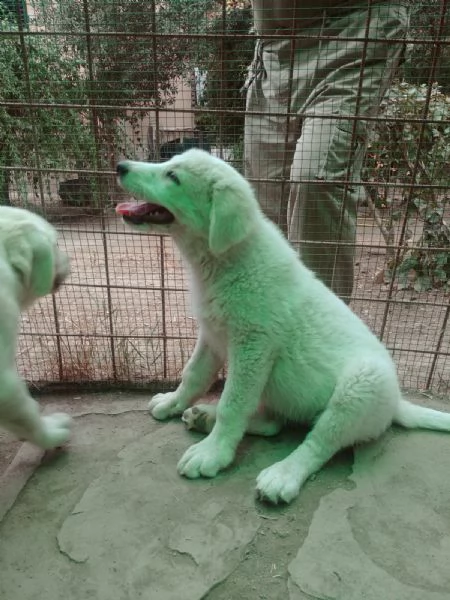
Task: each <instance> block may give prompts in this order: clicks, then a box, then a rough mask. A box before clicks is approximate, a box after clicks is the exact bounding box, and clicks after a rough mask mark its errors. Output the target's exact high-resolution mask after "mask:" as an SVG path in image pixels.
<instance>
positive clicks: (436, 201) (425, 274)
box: [364, 82, 450, 291]
mask: <svg viewBox="0 0 450 600" xmlns="http://www.w3.org/2000/svg"><path fill="white" fill-rule="evenodd" d="M428 92H429V89H428V86H426V85H420V86H415V85H411V84H409V83H406V82H399V83H396V84H395V85H393V86H392V87H391V89H390V91H389V93H388V95H387V98H386V99H385V101H384V105H383V108H382V115H381V116H382V117H388V118H395V119H398V120H395V121H378V122H377V125H376V128H375V131H374V134H373V139H372V142H371V144H370V146H369V151H368V154H367V161H366V168H365V173H364V179H365V180H366V182H367V184H366V187H367V188H368V192H369V196H370V198H371V199H372V202H373V204H374V205H375V208H376V209H377V210H378V211H380V209H388V210H387V211H386V212H387V213H388V214H387V217H385V218H384V219H383V220H382V222H381V226H382V231H383V232H384V235H385V239H386V240H387V238H389V241H390V242H392V237H393V236H392V233H393V230H394V228H395V227H396V224H398V223H399V222H400V221H402V220H403V218H404V215H405V211H407V212H406V218H407V219H408V223H412V222H413V221H416V222H418V223H420V226H421V234H420V236H419V238H418V239H416V240H414V239H413V236H412V234H410V235H409V236H408V235H407V236H406V237H407V239H406V240H404V246H403V248H402V252H401V253H400V255H399V256H398V255H395V256H394V253H391V254H390V255H389V256H388V265H387V266H388V273H392V271H393V270H394V268H395V269H396V273H397V275H398V278H399V285H400V287H408V286H409V285H413V286H414V288H415V289H416V290H417V291H422V290H426V289H430V288H432V287H443V288H445V289H450V259H449V255H450V254H449V253H450V227H449V225H448V224H447V223H446V220H445V216H446V215H445V212H446V208H447V205H448V202H449V186H450V174H449V169H448V166H449V162H450V137H449V134H450V96H447V95H445V94H443V93H442V91H441V89H440V88H439V86H438V85H437V84H435V85H433V86H432V88H431V97H430V103H429V108H428V111H427V114H424V109H425V106H426V99H427V94H428ZM411 119H416V120H417V121H415V122H414V121H411ZM424 119H425V120H424ZM419 140H420V142H421V143H420V147H419V146H418V142H419ZM414 173H415V176H414ZM396 181H397V182H401V183H402V184H407V185H406V186H404V187H402V188H401V194H400V196H399V195H395V194H392V193H389V191H388V188H387V187H386V188H384V189H385V191H384V193H383V194H382V195H381V194H380V193H379V190H380V189H383V186H381V188H380V187H375V186H371V185H370V183H371V182H376V183H386V182H390V183H395V182H396ZM409 184H411V187H410V186H409ZM419 186H420V187H419ZM431 186H434V187H431ZM436 186H440V187H436ZM411 190H412V191H411ZM410 194H412V196H411V197H410ZM408 246H416V247H418V248H416V249H414V248H411V249H410V248H408ZM435 249H437V250H435ZM395 259H397V260H395Z"/></svg>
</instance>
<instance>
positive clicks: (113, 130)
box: [42, 0, 215, 166]
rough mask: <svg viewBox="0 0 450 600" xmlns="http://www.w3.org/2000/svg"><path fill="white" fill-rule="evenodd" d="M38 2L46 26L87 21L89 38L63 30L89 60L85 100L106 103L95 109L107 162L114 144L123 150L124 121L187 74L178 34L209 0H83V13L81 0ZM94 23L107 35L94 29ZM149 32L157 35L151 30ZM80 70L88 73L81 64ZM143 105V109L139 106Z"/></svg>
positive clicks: (162, 100) (134, 121)
mask: <svg viewBox="0 0 450 600" xmlns="http://www.w3.org/2000/svg"><path fill="white" fill-rule="evenodd" d="M43 4H45V5H46V8H45V10H43V11H42V19H43V22H44V25H45V26H46V28H48V29H50V28H52V27H55V26H58V27H61V28H62V29H64V30H65V31H69V32H73V33H74V34H79V33H80V32H81V31H85V30H86V20H88V21H89V27H90V31H91V32H92V33H93V35H92V37H91V38H90V46H88V43H87V39H86V37H85V36H80V35H74V36H71V37H67V39H66V45H67V47H68V51H69V53H70V54H71V55H73V56H78V57H79V58H80V60H81V61H82V62H83V63H84V64H86V65H87V66H89V67H90V68H91V73H92V78H91V81H90V82H89V87H88V95H89V98H90V99H91V101H92V102H93V103H95V104H98V105H103V106H109V108H105V109H99V110H97V113H96V114H97V117H98V119H99V122H100V127H99V132H98V133H99V136H100V142H101V146H102V148H103V152H104V155H105V157H107V159H106V160H107V163H110V164H109V166H112V164H113V163H114V161H115V152H117V150H119V151H125V148H124V147H123V142H124V135H123V129H122V125H123V123H124V122H128V123H130V124H131V125H132V126H133V127H135V128H136V129H138V128H139V125H140V122H141V120H142V118H143V117H144V115H145V114H146V112H150V111H152V110H153V109H154V107H155V106H159V107H161V108H163V107H165V106H170V105H171V104H172V103H173V101H174V99H175V96H176V93H177V80H178V79H179V78H183V77H184V78H186V77H190V75H191V74H190V72H189V66H190V65H189V63H188V61H187V57H188V56H189V54H190V53H191V45H192V40H190V39H189V37H188V36H187V35H183V34H188V33H189V34H192V33H196V32H198V31H201V30H202V28H203V29H204V22H205V19H206V15H207V13H208V10H210V9H211V7H213V6H214V5H215V2H214V0H158V1H157V2H152V1H150V0H133V1H132V2H123V3H121V2H105V1H104V0H89V4H88V6H89V14H88V15H86V14H85V13H84V6H83V3H82V2H77V1H76V0H71V1H68V2H61V3H50V2H48V0H45V2H43ZM55 24H57V25H55ZM99 31H101V32H106V33H107V34H108V35H95V33H97V32H99ZM153 33H156V34H157V35H156V36H152V34H153ZM86 78H87V80H89V69H88V68H87V70H86ZM125 107H127V108H128V110H125ZM130 107H131V108H130ZM133 107H139V109H140V110H133ZM145 107H148V111H145V110H142V109H143V108H144V109H145ZM141 141H142V140H141Z"/></svg>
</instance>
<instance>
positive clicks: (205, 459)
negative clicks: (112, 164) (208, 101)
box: [116, 150, 450, 503]
mask: <svg viewBox="0 0 450 600" xmlns="http://www.w3.org/2000/svg"><path fill="white" fill-rule="evenodd" d="M118 175H119V181H120V184H121V185H122V187H123V188H124V189H125V190H126V191H128V192H129V193H131V194H132V195H133V196H135V197H136V198H137V199H138V200H139V201H140V202H139V203H125V204H121V205H119V206H118V207H117V209H116V212H117V213H118V214H120V215H122V217H123V218H124V220H125V221H126V222H128V223H130V224H131V225H133V226H135V227H138V228H139V229H141V230H148V231H152V232H158V233H169V234H171V235H172V236H173V239H174V240H175V242H176V244H177V246H178V247H179V249H180V250H181V252H182V254H183V256H184V258H185V259H186V262H187V263H188V266H189V268H190V271H191V281H192V295H193V305H194V310H195V313H196V317H197V319H198V323H199V337H198V341H197V345H196V348H195V350H194V353H193V356H192V357H191V359H190V360H189V362H188V363H187V365H186V367H185V369H184V371H183V376H182V381H181V384H180V386H179V387H178V389H177V390H176V391H174V392H171V393H167V394H158V395H157V396H155V397H154V398H153V399H152V400H151V402H150V404H149V408H150V411H151V413H152V415H153V416H154V417H155V418H157V419H166V418H168V417H171V416H174V415H182V414H183V413H184V416H183V419H184V420H185V421H186V422H187V423H188V424H190V425H193V426H194V427H195V426H198V428H199V429H205V430H208V431H209V430H211V429H212V430H211V431H210V433H209V435H208V436H207V437H206V438H205V439H203V440H202V441H201V442H200V443H198V444H195V445H193V446H191V447H190V448H189V449H188V450H187V451H186V452H185V454H184V455H183V456H182V458H181V460H180V461H179V464H178V470H179V472H180V473H181V474H183V475H185V476H187V477H190V478H197V477H200V476H206V477H214V476H215V475H216V474H217V473H218V471H220V470H221V469H224V468H225V467H227V466H228V465H229V464H230V463H231V462H232V460H233V458H234V455H235V451H236V447H237V445H238V444H239V441H240V440H241V438H242V437H243V435H244V433H245V432H246V431H247V432H251V433H259V434H262V435H271V434H274V433H276V432H277V431H279V429H280V424H281V423H282V422H284V421H287V420H290V421H295V422H307V423H310V424H311V425H312V428H311V430H310V432H309V434H308V435H307V436H306V438H305V440H304V441H303V443H302V444H301V445H300V446H299V447H298V448H297V449H296V450H295V451H294V452H292V454H291V455H289V456H288V457H287V458H285V459H284V460H282V461H281V462H278V463H276V464H274V465H272V466H270V467H268V468H267V469H265V470H264V471H262V472H261V473H260V474H259V476H258V478H257V491H258V493H259V495H260V496H261V497H263V498H265V499H267V500H269V501H271V502H274V503H277V502H280V501H284V502H290V501H291V500H292V499H293V498H295V497H296V496H297V494H298V492H299V490H300V488H301V486H302V485H303V483H304V482H305V481H306V479H307V478H308V477H309V476H310V475H311V474H312V473H314V472H315V471H317V470H318V469H320V468H321V467H322V465H323V464H324V463H325V462H326V461H328V460H329V459H330V458H331V457H332V456H333V455H334V454H335V453H336V452H337V451H338V450H340V449H341V448H343V447H346V446H351V445H353V444H355V443H357V442H364V441H366V440H371V439H374V438H377V437H378V436H380V435H381V434H382V433H383V432H384V431H385V430H386V429H387V428H388V427H389V426H390V425H391V423H392V422H395V423H398V424H401V425H403V426H404V427H425V428H430V429H440V430H445V431H449V430H450V415H448V414H445V413H441V412H438V411H434V410H431V409H427V408H423V407H420V406H416V405H413V404H411V403H409V402H407V401H406V400H404V399H402V396H401V393H400V389H399V384H398V380H397V375H396V370H395V367H394V364H393V361H392V359H391V357H390V355H389V353H388V351H387V350H386V348H385V347H384V346H383V345H382V344H381V343H380V341H379V340H378V339H377V338H376V337H375V336H374V335H373V334H372V333H371V332H370V331H369V329H368V328H367V327H366V326H365V325H364V323H363V322H362V321H361V320H360V319H359V318H358V317H357V316H356V315H355V314H354V313H353V312H352V311H351V310H350V309H349V308H348V307H347V306H346V305H345V304H344V303H343V302H342V301H341V300H339V299H338V298H337V297H336V296H335V295H334V294H333V293H332V292H331V291H329V290H328V289H327V288H326V287H325V285H323V284H322V283H321V282H320V281H319V280H318V279H317V278H316V277H315V276H314V274H313V273H312V272H311V271H310V270H308V269H307V268H306V267H305V265H303V263H302V262H301V260H299V258H298V256H297V254H296V253H295V252H294V250H293V249H292V248H291V247H290V245H289V244H288V243H287V241H286V240H285V238H284V237H283V235H282V234H281V232H280V231H279V230H278V229H277V228H276V227H275V226H274V225H273V224H272V223H271V222H269V221H268V220H267V219H266V218H265V217H264V216H263V214H262V212H261V211H260V209H259V206H258V203H257V201H256V199H255V196H254V193H253V191H252V189H251V187H250V185H249V183H248V182H247V181H246V180H245V179H244V178H243V177H242V176H241V175H240V174H239V173H237V171H235V170H234V169H233V168H232V167H231V166H229V165H228V164H226V163H225V162H223V161H221V160H219V159H217V158H214V157H213V156H211V155H209V154H207V153H205V152H203V151H200V150H190V151H188V152H186V153H184V154H181V155H179V156H176V157H174V158H172V159H171V160H170V161H168V162H165V163H159V164H149V163H141V162H133V161H124V162H122V163H120V164H119V165H118ZM225 361H227V362H228V377H227V380H226V383H225V388H224V390H223V393H222V396H221V398H220V400H219V403H218V405H217V412H215V411H216V409H215V408H211V407H210V406H207V405H204V406H202V405H199V406H196V407H194V408H189V406H190V405H192V404H193V403H194V401H196V400H198V399H199V398H201V396H202V395H203V394H204V393H205V392H206V391H207V390H208V388H209V386H210V385H211V383H212V382H213V380H214V378H215V376H216V374H217V372H218V370H219V369H220V368H221V367H222V365H223V364H224V362H225ZM259 405H262V406H263V407H264V409H265V415H266V417H264V416H262V414H258V413H257V409H258V406H259ZM267 415H268V416H267Z"/></svg>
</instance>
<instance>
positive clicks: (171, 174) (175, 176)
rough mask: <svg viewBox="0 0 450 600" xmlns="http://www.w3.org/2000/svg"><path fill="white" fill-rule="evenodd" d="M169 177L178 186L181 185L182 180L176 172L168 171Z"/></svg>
mask: <svg viewBox="0 0 450 600" xmlns="http://www.w3.org/2000/svg"><path fill="white" fill-rule="evenodd" d="M166 175H167V177H168V178H169V179H171V180H172V181H173V182H174V183H176V184H177V185H181V182H180V180H179V179H178V176H177V174H176V173H175V171H167V173H166Z"/></svg>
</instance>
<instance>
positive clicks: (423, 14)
mask: <svg viewBox="0 0 450 600" xmlns="http://www.w3.org/2000/svg"><path fill="white" fill-rule="evenodd" d="M258 4H259V5H260V6H261V5H262V2H259V3H258V2H255V7H254V8H255V9H256V8H257V7H258ZM275 4H276V3H275ZM292 4H295V3H289V2H284V3H283V2H281V3H279V5H282V6H283V7H284V9H283V10H282V11H281V13H280V14H278V15H276V16H277V19H278V20H279V22H278V23H277V24H276V25H274V15H273V13H272V12H271V9H267V12H266V13H265V12H264V11H263V10H259V11H255V15H254V14H253V11H252V7H251V5H250V4H249V3H248V2H239V1H234V2H232V1H225V0H220V1H215V0H164V1H160V2H158V1H156V0H153V1H149V0H122V1H121V2H118V1H116V0H67V1H66V2H55V1H52V0H29V1H28V2H25V1H24V0H0V203H2V204H10V205H13V206H21V207H25V208H28V209H29V210H32V211H36V212H38V213H40V214H42V215H44V216H45V217H46V218H47V219H48V220H50V221H51V222H52V223H54V224H55V225H56V227H57V228H58V230H59V232H60V240H61V242H60V244H61V247H62V248H64V249H65V250H66V251H67V252H68V254H69V255H70V257H71V261H72V274H71V277H70V279H69V280H68V281H67V283H66V284H65V285H64V286H63V288H62V289H61V290H60V291H59V292H58V294H56V295H55V296H51V297H46V298H44V299H42V301H40V302H39V303H37V304H36V305H35V306H34V307H32V308H31V309H30V310H29V311H28V312H27V313H25V314H24V315H23V319H22V320H23V324H22V331H21V337H20V341H19V347H18V355H17V360H18V367H19V369H20V372H21V373H22V375H23V376H24V378H25V379H26V380H27V381H28V382H29V383H30V384H33V385H35V386H37V387H40V388H46V387H51V386H52V385H67V386H71V385H85V384H86V385H91V386H94V385H95V386H99V387H101V386H113V385H123V386H142V387H147V386H149V387H154V388H161V389H162V388H168V387H171V386H172V385H173V384H174V382H176V381H177V380H178V379H179V377H180V374H181V370H182V367H183V365H184V364H185V363H186V360H187V358H188V357H189V355H190V353H191V351H192V349H193V345H194V342H195V336H196V324H195V322H194V320H193V319H192V317H191V316H190V307H189V297H188V290H187V287H188V285H187V280H186V275H185V271H184V269H183V266H182V263H181V260H180V256H179V254H178V251H177V249H176V248H174V246H173V245H172V242H171V239H170V238H169V237H163V236H156V235H144V234H140V233H136V232H135V231H132V230H131V229H129V228H127V227H126V226H125V225H123V224H122V223H121V221H120V220H119V219H117V218H116V216H115V215H114V205H115V204H116V203H117V202H119V201H122V200H123V199H124V196H123V193H122V192H121V191H120V190H119V188H118V187H117V185H116V182H115V168H116V164H117V162H118V161H119V160H121V159H123V158H124V157H126V158H134V159H137V160H148V161H160V160H166V159H167V158H170V157H171V156H173V155H175V154H177V153H179V152H182V151H183V150H185V149H188V148H190V147H201V148H204V149H205V150H207V151H209V152H211V153H214V154H215V155H217V156H219V157H221V158H224V159H225V160H227V161H229V162H230V163H231V164H233V166H234V167H235V168H236V169H238V170H239V171H241V172H242V173H244V174H245V175H246V176H247V177H248V178H249V179H250V181H251V182H252V184H253V185H254V187H255V190H256V192H257V195H258V199H259V201H260V203H261V205H262V207H263V209H264V210H265V211H266V212H267V213H268V214H269V216H271V217H272V218H274V219H275V220H277V222H278V224H279V225H280V227H281V228H282V229H283V230H284V231H285V233H286V234H287V235H288V236H289V239H290V241H291V243H292V244H293V245H294V246H298V247H300V248H301V251H302V253H304V254H305V255H308V256H312V260H313V261H314V260H315V261H316V262H317V261H321V260H323V261H325V262H326V261H327V260H328V263H329V267H327V268H329V273H328V274H326V276H325V278H326V277H328V278H329V281H330V282H331V283H330V285H333V287H334V289H338V290H340V294H341V296H343V297H344V299H347V301H348V300H350V306H351V308H352V309H353V310H354V311H355V312H356V313H357V314H358V315H359V316H360V317H361V318H362V319H363V320H364V321H365V322H366V323H367V324H368V325H369V327H370V328H371V329H372V330H373V331H374V332H375V333H376V334H377V335H378V336H379V337H380V338H381V339H382V340H383V342H384V343H385V344H386V345H387V347H388V348H389V349H390V351H391V352H392V354H393V356H394V359H395V361H396V364H397V365H398V370H399V374H400V378H401V382H402V384H403V386H404V387H405V388H409V389H415V390H425V389H431V390H434V391H436V392H441V393H445V392H447V391H448V389H449V386H450V328H449V325H448V320H449V314H450V293H449V292H450V255H449V248H450V227H449V224H448V219H449V218H450V212H449V206H448V200H449V193H450V175H449V172H450V169H449V157H450V140H449V133H450V60H449V59H450V24H449V9H448V2H447V1H443V0H423V1H422V0H418V1H416V2H414V1H412V2H404V3H398V4H397V3H392V2H391V3H379V2H373V1H369V2H365V1H363V0H361V1H360V2H359V3H358V2H350V3H349V2H342V3H339V2H324V7H323V9H322V8H321V2H320V0H318V2H316V3H315V5H313V4H310V5H309V8H308V9H302V8H292V9H291V10H290V9H289V6H291V5H292ZM297 4H299V5H300V6H303V4H306V5H307V4H308V3H301V2H300V3H297ZM266 5H267V6H270V5H271V3H266ZM286 6H287V7H288V8H286ZM394 8H395V10H396V11H397V12H395V11H394V13H392V10H394ZM302 11H305V12H302ZM389 11H391V12H390V13H389ZM388 13H389V14H388ZM406 14H407V15H408V18H409V26H408V28H407V29H406V30H404V28H402V25H401V22H402V19H403V20H404V19H405V15H406ZM254 16H255V17H256V23H255V22H254V21H253V17H254ZM357 25H358V26H357ZM255 27H256V29H255ZM358 27H359V28H358ZM339 60H340V61H341V62H340V63H339V68H337V67H336V64H335V63H336V61H338V62H339ZM382 63H383V65H384V66H383V69H381V70H380V65H381V64H382ZM250 65H252V67H251V68H249V67H250ZM377 69H378V70H377ZM336 73H338V74H339V77H342V76H344V79H341V80H339V79H333V77H337V75H336ZM370 77H373V79H371V80H370V81H369V79H368V78H370ZM377 77H378V79H376V78H377ZM341 84H342V86H341ZM340 86H341V87H340ZM349 90H350V91H351V93H349ZM381 90H382V91H383V92H384V95H383V96H382V98H381V97H380V98H378V96H377V95H379V94H380V93H381ZM252 94H253V97H252ZM347 97H350V99H351V102H349V103H347V100H346V98H347ZM246 102H247V106H246ZM324 132H325V133H324ZM327 132H328V133H327ZM327 136H328V137H327ZM317 140H319V141H317ZM323 140H325V141H326V140H328V142H327V143H328V146H327V147H326V148H325V150H324V146H323V143H324V142H323ZM330 140H332V142H330ZM331 143H332V144H334V145H332V146H330V144H331ZM320 144H322V145H320ZM341 146H342V147H341ZM339 152H340V153H341V154H342V155H343V156H346V157H347V158H346V159H345V161H344V163H343V165H344V166H342V164H341V163H340V162H339V160H338V159H337V162H335V163H333V164H331V166H330V165H328V163H327V161H328V160H331V158H330V156H331V155H333V156H334V155H335V154H336V155H339ZM324 153H325V154H324ZM323 156H326V158H325V159H324V158H323ZM349 156H350V157H351V159H348V157H349ZM358 157H360V160H361V164H359V165H358V167H355V166H354V165H355V162H356V161H357V160H359V159H358ZM324 160H325V163H324ZM351 165H353V167H352V166H351ZM330 190H331V192H330ZM333 190H334V191H333ZM336 190H338V192H336ZM336 193H338V196H339V197H338V202H337V204H336ZM327 194H328V199H327ZM330 194H331V196H332V197H330ZM330 198H331V199H330ZM296 202H297V204H295V203H296ZM333 202H334V205H333ZM327 203H328V204H327ZM332 206H334V208H330V207H332ZM293 207H294V208H293ZM324 207H325V208H324ZM327 211H328V212H327ZM324 213H326V214H324ZM302 219H303V220H302ZM355 222H356V230H353V229H352V227H353V226H354V224H355ZM314 257H315V258H314ZM346 261H347V262H346ZM349 261H350V263H351V264H352V265H353V267H351V266H350V267H348V265H349V264H350V263H349ZM330 265H331V266H330ZM342 265H344V267H345V269H346V270H345V269H344V270H343V268H344V267H342ZM345 265H346V266H345ZM352 268H354V275H353V280H352V278H351V269H352ZM349 273H350V275H349ZM340 277H341V278H342V281H340V279H339V278H340ZM340 284H342V286H341V287H339V286H340ZM349 294H350V297H349V298H346V296H348V295H349Z"/></svg>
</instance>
